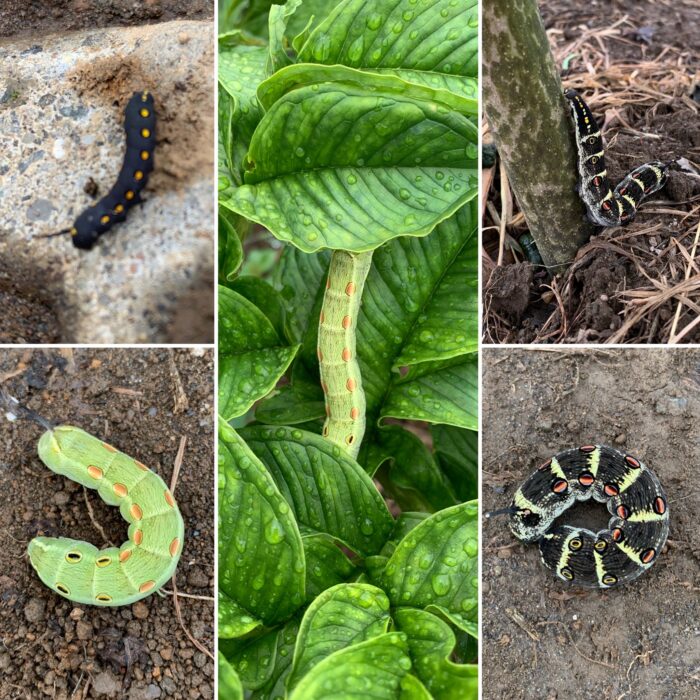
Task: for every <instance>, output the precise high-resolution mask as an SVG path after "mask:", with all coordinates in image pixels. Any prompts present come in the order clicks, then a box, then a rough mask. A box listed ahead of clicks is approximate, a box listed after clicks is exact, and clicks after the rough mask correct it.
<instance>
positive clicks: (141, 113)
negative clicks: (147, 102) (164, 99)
mask: <svg viewBox="0 0 700 700" xmlns="http://www.w3.org/2000/svg"><path fill="white" fill-rule="evenodd" d="M139 114H140V115H141V116H142V117H143V118H144V119H145V118H146V117H148V116H149V115H150V114H151V113H150V112H149V111H148V110H147V109H146V108H145V107H144V108H143V109H142V110H141V111H140V112H139Z"/></svg>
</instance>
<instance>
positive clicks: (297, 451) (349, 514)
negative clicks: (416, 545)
mask: <svg viewBox="0 0 700 700" xmlns="http://www.w3.org/2000/svg"><path fill="white" fill-rule="evenodd" d="M241 435H242V436H243V438H244V439H245V440H246V442H247V444H248V446H249V447H250V449H251V450H252V451H253V452H254V453H255V455H256V456H257V457H258V458H259V459H260V460H261V461H262V462H263V464H264V465H265V466H266V467H267V469H268V471H269V473H270V474H271V475H272V478H273V479H274V480H275V482H276V484H277V487H278V488H279V490H280V492H281V493H282V494H283V496H284V497H285V498H286V499H287V502H288V503H289V504H290V506H291V507H292V509H293V512H294V515H295V516H296V519H297V522H299V523H300V524H303V525H305V526H307V527H310V528H312V529H313V530H315V531H318V532H325V533H326V534H328V535H331V536H332V537H334V538H335V539H337V540H339V541H340V542H342V543H343V544H345V545H346V546H347V547H349V548H350V549H352V550H353V551H355V552H357V553H358V554H359V555H360V556H365V555H367V554H375V553H376V552H378V551H379V550H380V549H381V547H382V544H383V543H384V541H385V540H386V538H387V537H388V536H389V533H390V532H391V530H392V528H393V524H394V521H393V519H392V517H391V515H390V513H389V511H388V510H387V507H386V504H385V503H384V499H383V498H382V497H381V495H380V493H379V492H378V491H377V489H376V487H375V485H374V483H373V481H372V479H371V478H370V477H369V476H368V475H367V473H366V472H365V471H364V470H363V469H362V467H360V465H359V464H358V463H357V462H355V460H353V459H351V458H350V457H349V455H347V453H346V452H345V451H343V450H341V449H340V448H339V447H338V446H337V445H334V444H333V443H331V442H329V441H328V440H326V439H325V438H323V437H321V436H319V435H315V434H314V433H309V432H306V431H302V430H298V429H290V428H267V427H264V426H262V427H261V426H252V427H248V428H245V429H243V430H241Z"/></svg>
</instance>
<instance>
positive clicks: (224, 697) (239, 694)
mask: <svg viewBox="0 0 700 700" xmlns="http://www.w3.org/2000/svg"><path fill="white" fill-rule="evenodd" d="M217 668H218V674H219V700H243V686H242V685H241V680H240V678H239V677H238V675H237V674H236V672H235V671H234V670H233V668H232V667H231V664H229V662H228V661H226V657H225V656H224V655H223V654H222V653H221V652H219V663H218V664H217Z"/></svg>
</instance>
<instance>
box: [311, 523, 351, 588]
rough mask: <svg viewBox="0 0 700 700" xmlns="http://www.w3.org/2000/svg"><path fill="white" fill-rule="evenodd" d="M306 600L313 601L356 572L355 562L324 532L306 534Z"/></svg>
mask: <svg viewBox="0 0 700 700" xmlns="http://www.w3.org/2000/svg"><path fill="white" fill-rule="evenodd" d="M301 541H302V543H303V545H304V557H305V559H306V600H307V601H308V602H311V601H312V600H313V599H314V598H315V597H316V596H317V595H320V594H321V593H323V591H325V590H326V589H328V588H331V587H332V586H335V585H337V584H339V583H342V582H344V581H347V580H348V579H349V578H350V577H351V576H352V575H353V573H354V572H355V567H354V566H353V563H352V562H351V561H350V560H349V559H348V558H347V557H346V556H345V554H343V552H342V551H341V550H340V547H338V546H337V545H336V544H335V543H334V542H333V540H332V539H331V538H330V537H328V536H327V535H323V534H310V535H307V534H304V533H302V537H301Z"/></svg>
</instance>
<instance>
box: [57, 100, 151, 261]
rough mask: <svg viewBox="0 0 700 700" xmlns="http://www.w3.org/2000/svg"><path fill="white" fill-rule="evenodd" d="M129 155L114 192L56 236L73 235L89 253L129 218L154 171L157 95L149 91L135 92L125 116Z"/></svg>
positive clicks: (112, 190) (77, 244)
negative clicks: (127, 214)
mask: <svg viewBox="0 0 700 700" xmlns="http://www.w3.org/2000/svg"><path fill="white" fill-rule="evenodd" d="M124 130H125V131H126V153H125V154H124V163H123V164H122V168H121V171H120V172H119V176H118V177H117V181H116V183H115V184H114V186H113V187H112V189H111V190H110V191H109V192H108V193H107V194H106V195H105V196H104V197H103V198H102V199H101V200H100V201H99V202H98V203H97V204H95V205H93V206H91V207H88V208H87V209H86V210H85V211H84V212H83V213H82V214H80V216H78V218H77V219H76V220H75V223H74V224H73V226H72V227H71V228H69V229H64V230H63V231H58V232H57V233H56V234H49V235H60V234H63V233H70V235H71V237H72V240H73V245H74V246H75V247H76V248H83V249H85V250H89V249H90V248H92V246H93V245H94V244H95V242H96V241H97V239H98V238H99V237H100V236H101V235H102V234H104V233H107V231H109V229H110V228H112V226H113V225H114V224H117V223H119V222H121V221H124V220H125V219H126V213H127V212H128V211H129V209H131V207H133V206H134V205H136V204H139V203H140V202H141V201H142V200H141V196H140V193H141V190H143V188H144V187H145V186H146V184H147V183H148V176H149V174H150V173H151V171H152V170H153V151H154V149H155V146H156V115H155V110H154V106H153V96H152V95H151V94H150V93H149V92H148V91H146V90H144V91H142V92H135V93H134V95H133V97H132V98H131V99H130V100H129V103H128V104H127V106H126V110H125V113H124Z"/></svg>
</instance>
